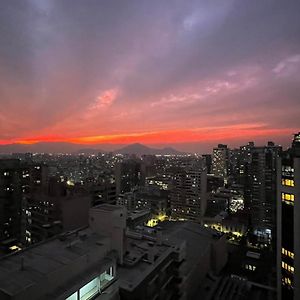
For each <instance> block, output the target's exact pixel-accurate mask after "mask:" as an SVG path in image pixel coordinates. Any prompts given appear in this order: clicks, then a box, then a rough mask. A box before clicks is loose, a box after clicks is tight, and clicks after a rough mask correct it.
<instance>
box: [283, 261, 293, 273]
mask: <svg viewBox="0 0 300 300" xmlns="http://www.w3.org/2000/svg"><path fill="white" fill-rule="evenodd" d="M281 267H282V268H283V269H285V270H287V271H288V272H290V273H292V274H294V267H292V266H290V265H288V264H287V263H285V262H284V261H282V262H281Z"/></svg>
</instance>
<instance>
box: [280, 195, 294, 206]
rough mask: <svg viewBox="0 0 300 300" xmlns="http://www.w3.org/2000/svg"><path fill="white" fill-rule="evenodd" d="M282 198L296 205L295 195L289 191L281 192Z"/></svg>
mask: <svg viewBox="0 0 300 300" xmlns="http://www.w3.org/2000/svg"><path fill="white" fill-rule="evenodd" d="M281 199H282V201H283V202H285V203H286V204H290V205H294V201H295V196H294V195H293V194H289V193H281Z"/></svg>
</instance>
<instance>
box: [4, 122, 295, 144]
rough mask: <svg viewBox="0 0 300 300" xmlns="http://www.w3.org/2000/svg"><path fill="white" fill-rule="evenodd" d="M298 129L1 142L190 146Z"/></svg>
mask: <svg viewBox="0 0 300 300" xmlns="http://www.w3.org/2000/svg"><path fill="white" fill-rule="evenodd" d="M293 131H297V129H280V128H274V129H269V128H265V127H264V126H263V125H262V124H253V125H251V124H240V125H234V126H228V127H206V128H194V129H178V130H165V131H155V132H135V133H121V134H111V135H96V136H81V137H64V136H40V137H32V138H24V139H16V140H14V141H5V140H2V141H0V144H7V143H10V142H15V143H20V144H34V143H37V142H70V143H78V144H101V143H111V144H123V143H135V142H140V143H147V144H152V143H153V144H155V143H157V144H159V143H189V142H222V141H232V140H238V139H244V138H245V137H247V139H249V140H250V139H254V140H255V139H256V138H258V137H274V136H283V135H290V134H291V133H292V132H293Z"/></svg>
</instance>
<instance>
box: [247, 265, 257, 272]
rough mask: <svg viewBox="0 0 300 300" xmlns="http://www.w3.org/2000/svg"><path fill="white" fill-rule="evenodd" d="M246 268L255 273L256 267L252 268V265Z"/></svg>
mask: <svg viewBox="0 0 300 300" xmlns="http://www.w3.org/2000/svg"><path fill="white" fill-rule="evenodd" d="M245 268H246V269H247V270H249V271H255V269H256V266H252V265H245Z"/></svg>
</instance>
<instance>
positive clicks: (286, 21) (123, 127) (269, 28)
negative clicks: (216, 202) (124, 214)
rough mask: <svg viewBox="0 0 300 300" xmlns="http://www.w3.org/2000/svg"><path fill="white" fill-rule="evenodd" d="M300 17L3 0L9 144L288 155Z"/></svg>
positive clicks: (3, 136) (242, 8)
mask: <svg viewBox="0 0 300 300" xmlns="http://www.w3.org/2000/svg"><path fill="white" fill-rule="evenodd" d="M299 8H300V4H299V3H298V2H297V1H290V2H289V3H282V2H281V1H274V2H261V1H251V2H247V3H245V2H243V3H242V2H240V1H226V3H225V2H224V3H222V4H218V5H217V4H214V3H212V2H210V3H207V2H206V1H189V3H186V2H184V1H174V2H173V4H172V5H168V4H167V3H161V2H159V1H157V2H153V1H152V2H151V3H150V2H147V1H138V2H135V1H109V2H107V3H104V2H100V1H90V2H89V5H86V4H83V2H81V1H72V9H71V10H70V8H69V3H67V1H51V2H50V1H40V0H38V1H25V2H23V3H22V4H20V2H19V1H5V2H4V3H3V4H2V7H1V12H0V16H1V18H0V45H1V46H0V62H1V66H2V68H1V70H0V79H1V80H0V105H1V107H2V108H3V109H1V112H0V127H1V131H0V144H3V145H5V144H10V143H21V144H32V143H36V142H71V143H78V144H91V145H93V144H102V143H103V144H116V145H117V144H130V143H135V142H138V143H143V144H147V145H173V146H174V145H176V148H178V149H179V150H183V151H196V150H198V151H203V152H205V151H206V149H205V147H207V148H211V146H212V145H216V144H218V143H221V142H222V143H228V144H230V145H233V146H238V145H242V144H245V143H246V142H247V141H250V140H254V141H255V142H257V143H258V144H265V142H266V141H267V140H274V142H276V143H278V144H281V145H282V146H284V147H286V146H287V145H289V144H290V140H291V139H292V134H293V133H295V132H298V130H299V125H300V123H299V118H298V115H299V111H300V102H299V99H298V98H297V97H298V95H299V86H300V82H299V81H300V79H299V78H300V76H299V75H300V42H299V38H298V35H297V34H298V32H299V29H300V20H299V18H298V13H297V12H298V11H299ZM16 20H17V21H16ZM205 145H207V146H205ZM202 149H203V150H202Z"/></svg>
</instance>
